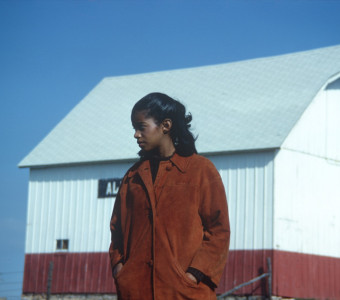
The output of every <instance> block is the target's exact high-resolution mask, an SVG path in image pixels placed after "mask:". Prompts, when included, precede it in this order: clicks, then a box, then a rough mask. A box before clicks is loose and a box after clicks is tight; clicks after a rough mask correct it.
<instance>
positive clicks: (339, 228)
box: [274, 149, 340, 257]
mask: <svg viewBox="0 0 340 300" xmlns="http://www.w3.org/2000/svg"><path fill="white" fill-rule="evenodd" d="M339 182H340V165H338V164H336V163H332V161H328V160H327V159H325V158H320V157H316V156H312V155H307V154H304V153H301V152H295V151H292V150H285V149H282V150H281V151H279V153H278V154H277V156H276V157H275V186H274V191H275V193H274V199H275V206H274V207H275V209H274V228H275V230H274V246H275V249H278V250H285V251H293V252H298V253H306V254H316V255H324V256H332V257H340V234H339V232H340V201H339V200H340V184H339Z"/></svg>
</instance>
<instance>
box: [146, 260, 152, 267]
mask: <svg viewBox="0 0 340 300" xmlns="http://www.w3.org/2000/svg"><path fill="white" fill-rule="evenodd" d="M147 264H148V266H149V267H150V268H151V267H152V266H153V260H152V259H150V260H149V261H148V262H147Z"/></svg>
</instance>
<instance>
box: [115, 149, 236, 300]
mask: <svg viewBox="0 0 340 300" xmlns="http://www.w3.org/2000/svg"><path fill="white" fill-rule="evenodd" d="M229 238H230V230H229V218H228V208H227V201H226V195H225V191H224V186H223V183H222V180H221V177H220V175H219V173H218V171H217V170H216V168H215V166H214V165H213V164H212V163H211V162H210V161H209V160H208V159H206V158H204V157H202V156H200V155H197V154H193V155H191V156H189V157H182V156H179V155H177V154H175V155H174V156H173V157H172V158H171V159H170V160H168V161H161V162H160V165H159V169H158V173H157V177H156V179H155V182H154V183H153V182H152V177H151V171H150V164H149V161H147V160H146V161H141V162H138V163H136V164H135V165H134V166H133V167H132V168H131V169H130V170H129V171H128V172H127V174H126V175H125V177H124V179H123V181H122V184H121V187H120V190H119V193H118V195H117V198H116V202H115V205H114V210H113V214H112V219H111V245H110V251H109V252H110V259H111V265H112V267H114V266H115V265H116V264H117V263H118V262H120V261H122V262H123V263H124V266H123V268H122V270H121V271H120V272H119V273H118V274H117V276H116V278H115V283H116V287H117V294H118V299H122V300H127V299H131V300H149V299H150V300H151V299H156V300H176V299H202V300H203V299H204V300H208V299H216V295H215V292H214V291H213V290H211V289H210V288H209V287H208V286H207V285H205V284H204V283H203V282H200V283H199V284H196V283H194V282H193V281H192V280H190V279H189V278H187V277H186V275H185V272H186V270H187V268H188V267H189V266H190V267H193V268H196V269H198V270H200V271H201V272H203V273H204V274H205V275H206V276H209V278H210V279H211V280H212V281H213V282H214V283H215V284H216V285H218V283H219V281H220V277H221V275H222V272H223V269H224V266H225V263H226V260H227V254H228V249H229Z"/></svg>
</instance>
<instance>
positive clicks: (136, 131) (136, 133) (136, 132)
mask: <svg viewBox="0 0 340 300" xmlns="http://www.w3.org/2000/svg"><path fill="white" fill-rule="evenodd" d="M133 136H134V138H135V139H138V138H140V131H139V130H135V134H134V135H133Z"/></svg>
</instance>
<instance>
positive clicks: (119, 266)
mask: <svg viewBox="0 0 340 300" xmlns="http://www.w3.org/2000/svg"><path fill="white" fill-rule="evenodd" d="M122 268H123V264H122V263H118V264H116V266H115V267H114V269H113V272H112V275H113V278H116V277H117V275H118V273H119V272H120V270H121V269H122Z"/></svg>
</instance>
